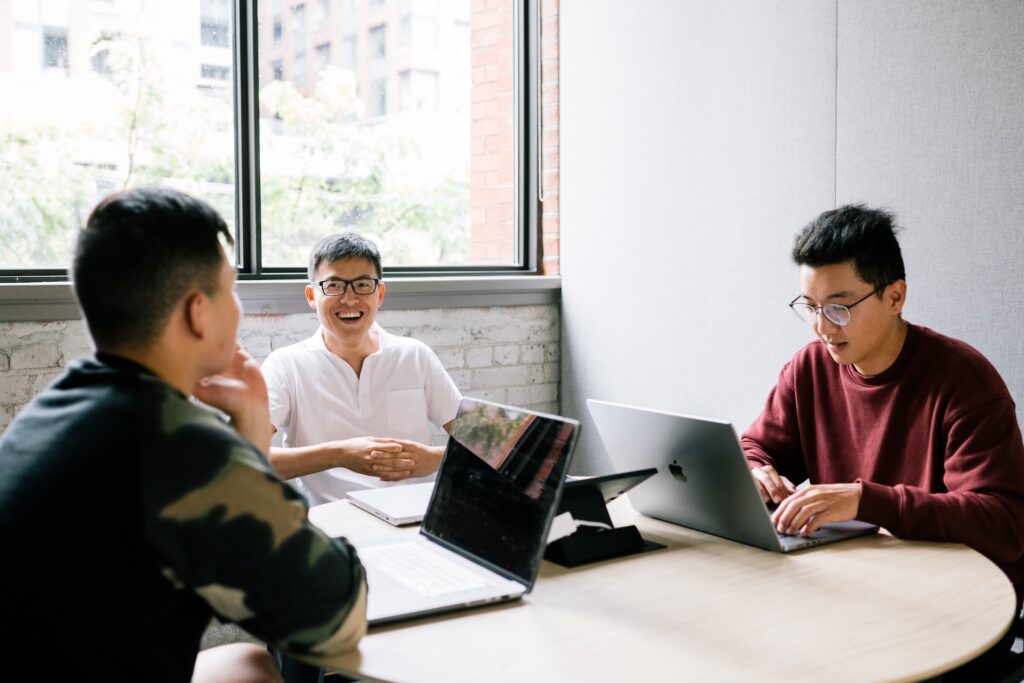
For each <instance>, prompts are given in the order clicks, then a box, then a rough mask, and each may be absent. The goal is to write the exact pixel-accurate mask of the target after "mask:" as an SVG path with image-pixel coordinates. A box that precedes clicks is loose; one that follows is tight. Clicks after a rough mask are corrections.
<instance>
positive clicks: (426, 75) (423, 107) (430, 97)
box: [398, 69, 437, 111]
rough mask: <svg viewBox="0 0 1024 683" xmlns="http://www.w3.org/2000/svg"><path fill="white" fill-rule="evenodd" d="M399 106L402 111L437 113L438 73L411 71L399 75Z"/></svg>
mask: <svg viewBox="0 0 1024 683" xmlns="http://www.w3.org/2000/svg"><path fill="white" fill-rule="evenodd" d="M398 106H399V108H401V110H402V111H437V72H436V71H425V70H415V71H414V70H412V69H409V70H407V71H403V72H401V73H400V74H398Z"/></svg>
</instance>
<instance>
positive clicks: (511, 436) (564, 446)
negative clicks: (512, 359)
mask: <svg viewBox="0 0 1024 683" xmlns="http://www.w3.org/2000/svg"><path fill="white" fill-rule="evenodd" d="M578 431H579V423H578V422H577V421H575V420H570V419H567V418H562V417H556V416H553V415H544V414H542V413H536V412H532V411H528V410H523V409H521V408H514V407H511V406H504V405H499V404H496V403H490V402H487V401H481V400H477V399H470V398H464V399H462V403H461V404H460V406H459V412H458V415H457V416H456V418H455V422H454V424H453V425H452V431H451V436H450V438H449V439H448V446H447V448H446V450H445V456H444V460H443V461H442V463H441V468H440V470H439V471H438V473H437V481H436V482H435V485H434V492H433V495H432V497H431V499H430V505H429V506H428V508H427V513H426V515H425V516H424V518H423V524H422V525H421V527H420V533H419V535H417V536H416V537H415V538H413V539H412V540H410V541H404V542H389V543H383V544H357V550H358V551H359V557H360V559H361V560H362V562H363V566H365V567H366V574H367V582H368V584H369V594H368V597H367V615H366V616H367V620H368V621H369V622H370V624H371V625H377V624H383V623H388V622H392V621H398V620H402V619H408V618H411V617H416V616H421V615H425V614H431V613H435V612H445V611H450V610H456V609H463V608H467V607H474V606H477V605H484V604H488V603H492V602H498V601H502V600H514V599H517V598H520V597H522V596H523V595H524V594H525V593H528V592H529V591H530V590H532V589H533V583H534V581H535V579H536V577H537V571H538V569H539V568H540V562H541V557H542V556H543V554H544V549H545V546H546V545H547V537H548V528H549V527H550V525H551V519H552V517H553V516H554V513H555V510H556V509H557V507H558V501H559V497H560V496H561V492H562V486H563V483H564V481H565V473H566V471H567V470H568V468H569V461H570V459H571V457H572V452H573V447H574V446H575V444H576V437H577V434H578Z"/></svg>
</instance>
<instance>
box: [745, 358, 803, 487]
mask: <svg viewBox="0 0 1024 683" xmlns="http://www.w3.org/2000/svg"><path fill="white" fill-rule="evenodd" d="M792 372H793V367H792V362H790V363H787V364H786V366H785V367H783V368H782V371H781V372H780V373H779V380H778V382H777V383H776V385H775V387H774V388H773V389H772V390H771V393H769V394H768V400H767V401H765V404H764V408H763V409H762V410H761V414H760V415H759V416H758V417H757V419H756V420H755V421H754V423H753V424H752V425H750V427H749V428H748V429H747V431H745V432H744V433H743V436H742V437H741V438H740V444H741V445H742V446H743V453H744V455H746V456H747V464H748V465H749V466H750V468H751V469H753V468H755V467H763V466H764V465H771V466H772V467H774V468H775V469H776V471H778V473H779V474H781V475H782V476H784V477H786V478H788V479H789V480H790V481H793V482H800V481H803V480H804V479H806V478H807V467H806V465H805V464H804V456H803V449H802V448H801V446H800V427H799V424H798V416H797V411H796V397H795V393H794V390H793V381H792V378H791V376H790V375H791V373H792Z"/></svg>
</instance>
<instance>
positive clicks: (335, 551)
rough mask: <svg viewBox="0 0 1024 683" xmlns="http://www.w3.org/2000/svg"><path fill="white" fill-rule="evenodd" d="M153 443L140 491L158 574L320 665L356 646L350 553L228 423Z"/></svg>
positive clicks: (361, 612)
mask: <svg viewBox="0 0 1024 683" xmlns="http://www.w3.org/2000/svg"><path fill="white" fill-rule="evenodd" d="M197 410H198V409H197ZM161 443H162V444H164V447H156V448H154V452H153V453H152V454H151V456H150V457H147V458H146V459H145V460H144V462H145V465H144V467H143V475H142V485H143V487H142V490H143V504H144V508H145V510H146V514H145V524H146V526H147V529H146V532H147V536H148V537H149V538H150V540H151V541H152V543H153V545H154V546H155V548H156V549H157V551H158V553H159V555H160V557H161V560H162V561H163V563H164V566H165V569H164V576H165V578H167V580H169V581H171V582H172V583H174V584H175V585H177V586H179V587H180V588H181V589H183V590H190V591H192V592H194V593H195V594H196V595H197V596H199V597H200V598H201V599H202V600H204V601H205V602H206V603H207V604H208V605H209V606H210V608H211V609H212V610H213V611H214V612H215V613H216V614H217V615H219V616H220V618H222V619H223V620H225V621H231V622H235V623H237V624H238V625H239V626H241V627H242V628H244V629H246V630H247V631H249V632H250V633H252V634H253V635H255V636H257V637H259V638H261V639H263V640H265V641H266V642H267V643H269V644H271V645H272V646H274V647H275V648H276V649H279V650H281V651H282V652H286V653H288V654H291V655H294V656H296V657H299V658H301V659H304V660H307V661H310V662H312V663H317V664H326V663H327V662H329V661H330V658H331V657H333V656H337V655H339V654H341V653H343V652H346V651H348V650H350V649H352V648H354V647H355V646H356V644H357V643H358V641H359V639H360V638H361V637H362V636H363V634H364V633H365V631H366V578H365V574H364V571H363V568H362V565H361V564H360V562H359V558H358V557H357V555H356V553H355V550H354V549H353V548H352V547H351V546H350V545H349V544H348V543H347V542H346V541H344V540H342V539H330V538H328V537H327V536H325V535H324V534H323V532H321V531H320V530H318V529H316V528H315V527H313V526H312V525H311V524H310V523H309V522H308V520H307V517H306V512H307V509H306V505H305V502H304V500H303V499H302V497H301V496H300V495H299V494H298V493H297V492H296V491H295V490H294V489H292V488H291V487H290V486H288V485H287V484H285V483H283V482H282V481H280V480H279V479H277V478H276V477H275V476H274V475H273V473H272V470H271V468H270V466H269V464H268V463H267V462H266V461H265V459H264V458H263V456H262V454H261V453H259V451H257V450H256V448H255V447H253V446H251V445H250V444H248V443H247V442H246V441H245V440H244V439H242V438H241V437H240V436H238V435H237V434H235V432H234V431H233V430H231V428H230V427H228V426H227V425H222V424H209V423H206V424H203V423H198V422H197V421H196V420H192V421H191V422H190V423H188V424H182V425H178V426H175V427H173V428H172V429H170V430H169V433H168V435H167V438H166V439H164V440H162V442H161Z"/></svg>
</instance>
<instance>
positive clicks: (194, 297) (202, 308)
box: [185, 292, 210, 339]
mask: <svg viewBox="0 0 1024 683" xmlns="http://www.w3.org/2000/svg"><path fill="white" fill-rule="evenodd" d="M209 316H210V298H209V297H207V296H206V295H205V294H203V293H202V292H192V293H191V294H189V295H188V296H186V297H185V325H186V326H187V327H188V329H189V331H190V332H191V333H192V334H193V335H195V337H196V338H197V339H204V338H205V337H206V330H207V328H208V326H209V325H210V320H209Z"/></svg>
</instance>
